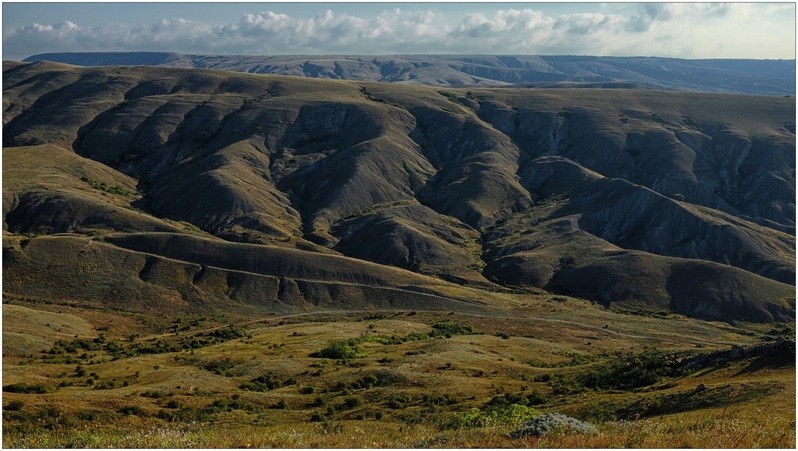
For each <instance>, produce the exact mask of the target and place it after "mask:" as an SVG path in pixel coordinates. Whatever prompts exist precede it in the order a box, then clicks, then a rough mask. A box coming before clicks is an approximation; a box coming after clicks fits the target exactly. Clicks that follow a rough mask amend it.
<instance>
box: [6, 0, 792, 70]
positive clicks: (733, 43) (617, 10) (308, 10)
mask: <svg viewBox="0 0 798 451" xmlns="http://www.w3.org/2000/svg"><path fill="white" fill-rule="evenodd" d="M2 12H3V15H2V24H3V45H2V50H3V59H6V60H8V59H15V60H21V59H24V58H26V57H28V56H31V55H35V54H38V53H49V52H88V51H168V52H178V53H191V54H233V55H323V54H334V55H387V54H436V53H437V54H441V53H446V54H522V55H598V56H664V57H675V58H756V59H794V58H795V3H261V2H258V3H21V2H19V3H18V2H3V9H2Z"/></svg>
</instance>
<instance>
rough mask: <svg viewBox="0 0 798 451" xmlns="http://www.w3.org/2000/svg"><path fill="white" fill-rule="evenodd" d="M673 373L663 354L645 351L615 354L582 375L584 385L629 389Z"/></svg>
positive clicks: (599, 388) (598, 388) (651, 382)
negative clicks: (610, 358) (608, 360)
mask: <svg viewBox="0 0 798 451" xmlns="http://www.w3.org/2000/svg"><path fill="white" fill-rule="evenodd" d="M669 374H674V373H673V369H672V367H671V365H670V363H669V362H668V360H667V358H666V356H665V354H663V353H661V352H659V351H645V352H642V353H640V354H634V355H617V356H616V357H615V358H614V359H613V360H611V361H610V362H608V363H606V364H604V365H601V366H599V367H598V368H596V370H594V371H592V372H590V373H588V374H586V375H585V376H584V378H583V379H584V381H583V385H584V386H585V387H589V388H593V389H597V390H602V389H604V390H606V389H630V388H637V387H645V386H648V385H651V384H655V383H657V382H658V381H659V380H660V378H662V377H663V376H665V375H669Z"/></svg>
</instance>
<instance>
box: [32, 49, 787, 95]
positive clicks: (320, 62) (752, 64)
mask: <svg viewBox="0 0 798 451" xmlns="http://www.w3.org/2000/svg"><path fill="white" fill-rule="evenodd" d="M45 60H47V61H54V62H60V63H66V64H74V65H79V66H119V65H127V66H142V65H143V66H159V67H179V68H196V69H220V70H230V71H237V72H249V73H259V74H274V75H295V76H304V77H313V78H329V79H342V80H357V81H382V82H392V83H393V82H398V83H408V84H421V85H430V86H452V87H464V86H526V87H542V88H578V87H583V88H584V87H588V88H646V89H668V90H673V89H675V90H687V91H702V92H728V93H747V94H760V95H794V94H795V60H744V59H739V60H731V59H725V60H724V59H697V60H687V59H677V58H659V57H597V56H521V55H506V56H497V55H388V56H368V55H361V56H357V55H353V56H301V55H281V56H234V55H186V54H180V53H169V52H88V53H45V54H39V55H34V56H31V57H29V58H26V59H25V61H26V62H36V61H45Z"/></svg>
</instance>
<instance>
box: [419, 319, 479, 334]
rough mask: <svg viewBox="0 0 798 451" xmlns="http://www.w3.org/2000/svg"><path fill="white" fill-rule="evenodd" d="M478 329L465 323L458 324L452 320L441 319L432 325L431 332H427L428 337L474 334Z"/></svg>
mask: <svg viewBox="0 0 798 451" xmlns="http://www.w3.org/2000/svg"><path fill="white" fill-rule="evenodd" d="M478 333H479V331H478V330H476V329H474V328H473V327H471V326H469V325H467V324H458V323H455V322H453V321H441V322H438V323H435V324H433V325H432V332H430V333H429V336H430V337H440V336H446V337H451V336H453V335H474V334H478Z"/></svg>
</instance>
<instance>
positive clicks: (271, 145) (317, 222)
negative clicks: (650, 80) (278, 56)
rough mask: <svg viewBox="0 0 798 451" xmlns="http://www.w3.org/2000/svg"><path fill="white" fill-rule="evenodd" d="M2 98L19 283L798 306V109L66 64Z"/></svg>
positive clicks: (766, 102) (14, 66)
mask: <svg viewBox="0 0 798 451" xmlns="http://www.w3.org/2000/svg"><path fill="white" fill-rule="evenodd" d="M3 92H4V97H3V123H4V134H3V146H4V152H3V167H4V169H3V171H4V174H3V175H4V185H3V214H4V216H3V219H4V231H5V232H6V235H4V257H5V259H4V260H5V263H4V275H3V277H4V286H5V288H4V289H5V290H6V291H8V292H11V293H14V294H18V295H26V294H27V295H30V294H31V293H36V296H41V297H46V296H47V295H48V294H47V290H48V289H49V288H47V287H51V286H52V285H53V281H54V279H53V275H54V274H55V275H56V279H55V283H56V284H57V283H58V277H62V278H64V279H65V280H69V281H70V283H69V284H64V285H63V286H62V288H59V290H60V291H59V290H56V291H53V292H52V293H58V294H57V295H58V296H63V297H66V298H69V299H72V300H76V301H85V302H100V301H101V300H102V299H105V301H104V302H108V298H109V296H108V293H109V291H102V290H99V289H97V287H98V286H102V285H103V284H98V283H96V282H97V280H106V281H108V280H118V281H119V282H118V283H119V284H121V286H124V287H125V290H126V291H127V294H128V298H129V299H141V300H142V301H141V302H145V301H144V299H149V301H146V302H152V303H157V300H158V299H171V302H173V304H174V305H175V307H174V308H177V309H179V308H189V306H191V305H194V304H195V303H197V302H200V303H201V302H210V301H213V302H219V303H223V302H230V303H237V304H243V305H248V306H249V307H251V308H255V307H254V306H258V305H267V304H268V305H272V304H274V305H277V304H279V305H278V306H279V307H280V308H298V307H302V308H305V307H308V306H310V307H312V306H313V305H316V304H319V303H326V304H325V305H327V304H329V305H332V304H335V305H340V306H343V307H344V308H345V307H346V306H347V305H348V303H356V304H357V305H358V306H362V305H364V304H365V305H372V304H373V305H379V306H381V307H384V306H386V305H395V303H397V302H398V303H401V302H407V303H409V304H408V305H413V306H416V305H424V304H425V303H430V305H432V304H435V305H438V306H439V307H440V308H446V309H455V308H479V305H478V303H475V300H480V301H481V300H482V296H481V295H479V294H478V293H482V292H484V291H486V290H487V291H506V290H508V289H514V290H518V289H520V290H529V289H534V288H539V289H545V290H547V291H550V292H554V293H562V294H567V295H571V296H575V297H581V298H586V299H590V300H593V301H596V302H598V303H601V304H604V305H607V306H612V307H620V308H630V309H631V308H633V309H646V310H667V309H671V310H675V311H679V312H682V313H685V314H688V315H693V316H697V317H701V318H706V319H719V320H725V321H737V320H744V321H774V320H776V321H790V320H792V319H793V318H794V316H795V304H794V291H795V289H794V283H795V263H794V262H795V237H794V233H795V224H794V217H795V135H794V131H795V123H794V117H795V108H794V106H795V102H794V99H793V98H774V97H754V96H738V95H720V94H697V93H674V92H659V91H650V90H649V91H641V90H619V89H614V90H602V89H580V90H563V89H557V90H538V89H536V90H525V89H487V88H480V89H476V88H475V89H469V90H466V89H445V90H441V89H435V88H423V87H413V86H407V85H396V84H381V83H365V82H352V81H329V80H313V79H305V78H292V77H281V76H260V75H248V74H239V73H231V72H222V71H201V70H181V69H164V68H144V67H132V68H131V67H112V68H77V67H72V66H66V65H59V64H54V63H47V62H39V63H32V64H19V63H6V64H5V65H4V74H3ZM63 234H68V235H63ZM22 235H25V236H22ZM41 235H47V236H41ZM75 235H80V236H75ZM53 249H57V250H58V252H54V251H53ZM87 252H90V254H88V255H89V256H88V257H87ZM75 262H83V263H81V264H80V265H78V264H76V263H75ZM104 262H115V263H113V264H110V263H108V264H103V263H104ZM81 265H84V266H81ZM52 268H58V270H57V271H53V270H52ZM81 268H83V269H81ZM81 271H82V272H81ZM77 280H80V281H81V284H82V285H81V284H78V283H76V281H77ZM80 286H83V287H86V288H85V289H81V288H80ZM107 289H108V290H111V289H112V288H111V287H108V288H107ZM98 290H99V291H98ZM51 295H55V294H51ZM355 299H357V301H355ZM146 302H145V303H146ZM487 302H489V301H487ZM370 303H371V304H370ZM134 304H135V302H134ZM183 304H185V305H184V306H183V307H181V305H183ZM153 305H154V304H153ZM466 306H467V307H466ZM269 308H272V307H269Z"/></svg>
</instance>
